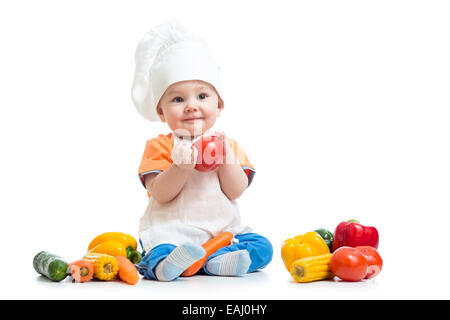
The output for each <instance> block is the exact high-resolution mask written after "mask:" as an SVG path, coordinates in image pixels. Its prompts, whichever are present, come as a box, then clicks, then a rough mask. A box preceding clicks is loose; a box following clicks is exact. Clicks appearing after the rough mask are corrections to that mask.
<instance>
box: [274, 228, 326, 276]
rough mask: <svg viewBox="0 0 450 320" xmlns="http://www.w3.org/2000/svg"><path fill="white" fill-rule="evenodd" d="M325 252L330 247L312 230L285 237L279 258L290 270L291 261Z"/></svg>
mask: <svg viewBox="0 0 450 320" xmlns="http://www.w3.org/2000/svg"><path fill="white" fill-rule="evenodd" d="M325 253H330V249H329V248H328V246H327V244H326V242H325V240H323V239H322V237H321V236H320V234H318V233H317V232H314V231H311V232H307V233H305V234H304V235H298V236H296V237H294V238H292V239H287V240H286V241H284V243H283V246H282V247H281V258H282V259H283V262H284V266H285V267H286V269H287V270H288V271H290V269H291V265H292V263H293V262H294V261H296V260H298V259H302V258H306V257H312V256H318V255H321V254H325Z"/></svg>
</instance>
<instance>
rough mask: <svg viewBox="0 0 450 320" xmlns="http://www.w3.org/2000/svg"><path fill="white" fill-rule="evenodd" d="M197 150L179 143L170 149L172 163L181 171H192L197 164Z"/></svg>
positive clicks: (186, 144)
mask: <svg viewBox="0 0 450 320" xmlns="http://www.w3.org/2000/svg"><path fill="white" fill-rule="evenodd" d="M197 156H198V150H197V148H196V147H194V146H193V145H191V144H190V143H187V142H180V143H178V144H176V145H175V146H174V147H173V149H172V161H173V163H174V164H175V165H176V166H177V167H178V168H180V169H182V170H192V169H194V167H195V165H196V163H197Z"/></svg>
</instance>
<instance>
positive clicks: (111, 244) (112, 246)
mask: <svg viewBox="0 0 450 320" xmlns="http://www.w3.org/2000/svg"><path fill="white" fill-rule="evenodd" d="M89 252H90V253H103V254H108V255H110V256H113V257H116V256H122V257H127V248H125V246H124V245H123V244H121V243H120V242H117V241H105V242H102V243H100V244H98V245H96V246H95V247H94V248H92V249H91V250H89Z"/></svg>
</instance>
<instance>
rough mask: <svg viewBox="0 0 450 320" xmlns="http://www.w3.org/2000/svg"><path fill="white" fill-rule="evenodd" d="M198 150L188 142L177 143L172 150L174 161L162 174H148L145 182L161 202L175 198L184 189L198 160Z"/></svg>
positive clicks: (151, 192) (146, 186)
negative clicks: (187, 143)
mask: <svg viewBox="0 0 450 320" xmlns="http://www.w3.org/2000/svg"><path fill="white" fill-rule="evenodd" d="M197 155H198V151H197V149H196V148H195V147H191V146H190V145H186V144H182V143H180V144H177V145H176V146H175V147H174V149H173V150H172V160H173V163H172V165H171V166H170V167H169V169H167V170H165V171H164V172H162V173H160V174H154V173H153V174H148V175H146V176H145V177H144V184H145V188H146V189H147V191H148V192H149V193H150V195H151V196H152V197H153V198H154V199H155V200H156V201H158V202H159V203H165V202H169V201H171V200H172V199H173V198H175V197H176V196H177V195H178V194H179V193H180V191H181V189H183V186H184V184H185V183H186V181H187V180H188V178H189V176H190V174H191V172H192V170H193V169H194V167H195V164H196V162H197Z"/></svg>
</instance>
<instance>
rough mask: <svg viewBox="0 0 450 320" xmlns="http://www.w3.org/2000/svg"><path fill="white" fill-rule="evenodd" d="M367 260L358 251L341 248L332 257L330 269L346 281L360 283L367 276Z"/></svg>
mask: <svg viewBox="0 0 450 320" xmlns="http://www.w3.org/2000/svg"><path fill="white" fill-rule="evenodd" d="M367 267H368V263H367V259H366V258H365V257H364V255H363V254H362V253H361V251H359V250H358V249H355V248H351V247H340V248H339V249H337V250H336V251H335V252H333V255H332V256H331V260H330V269H331V272H333V273H334V274H335V275H336V276H337V277H339V278H341V279H342V280H345V281H360V280H362V279H364V277H365V276H366V274H367Z"/></svg>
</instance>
